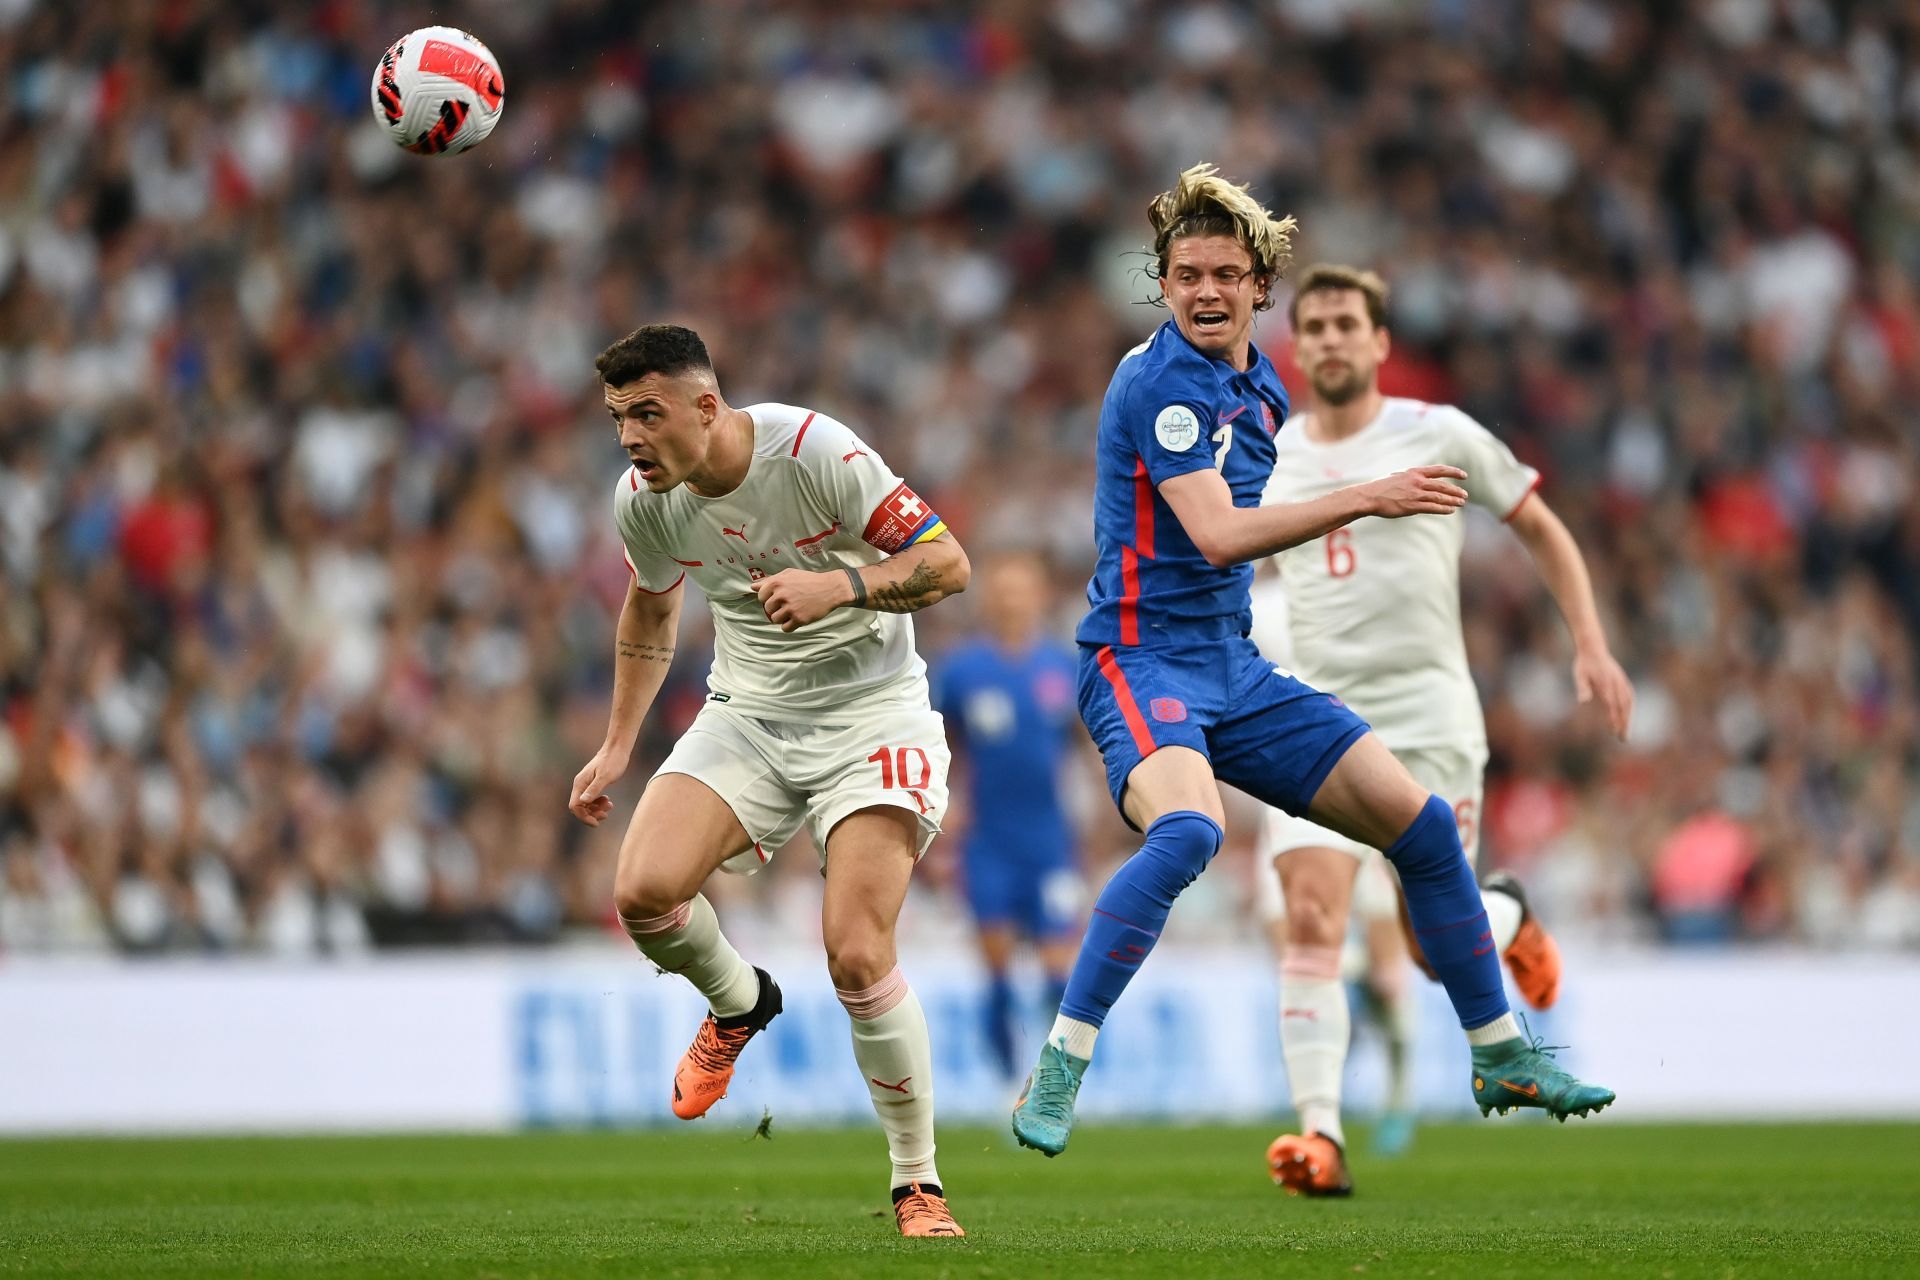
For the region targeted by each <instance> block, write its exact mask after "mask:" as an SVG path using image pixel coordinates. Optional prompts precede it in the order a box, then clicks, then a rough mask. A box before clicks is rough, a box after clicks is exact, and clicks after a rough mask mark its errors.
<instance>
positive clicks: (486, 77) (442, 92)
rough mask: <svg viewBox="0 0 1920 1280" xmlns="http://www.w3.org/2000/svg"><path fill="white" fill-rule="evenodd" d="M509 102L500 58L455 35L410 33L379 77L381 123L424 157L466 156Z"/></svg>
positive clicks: (431, 30)
mask: <svg viewBox="0 0 1920 1280" xmlns="http://www.w3.org/2000/svg"><path fill="white" fill-rule="evenodd" d="M506 99H507V82H506V78H505V77H503V76H502V75H501V74H500V64H499V62H498V61H496V60H495V59H494V56H493V52H492V51H491V50H490V49H488V48H487V46H485V45H484V44H481V43H480V42H479V41H478V40H476V39H475V38H474V37H473V36H471V35H469V34H468V33H467V32H465V31H460V30H457V29H456V28H453V27H422V28H420V29H419V30H418V31H410V32H408V33H407V34H406V35H404V36H401V37H400V38H399V39H398V40H395V41H394V42H393V47H392V48H390V49H388V50H387V51H386V52H385V53H383V54H381V55H380V65H379V66H377V67H375V68H374V69H373V118H374V119H375V120H378V121H379V122H380V123H381V125H382V126H384V127H385V129H386V131H387V132H388V133H389V134H391V135H392V136H393V140H394V141H395V142H397V143H399V144H400V145H401V146H403V147H405V148H406V149H407V150H409V151H411V152H413V153H414V154H416V155H423V156H443V155H451V154H453V153H454V152H456V151H465V150H466V149H467V148H468V147H471V146H473V145H474V144H475V143H477V142H479V141H481V140H482V139H484V138H485V137H486V136H487V135H488V134H490V133H492V132H493V127H494V126H495V125H497V124H499V123H500V111H501V108H502V107H504V106H505V105H506Z"/></svg>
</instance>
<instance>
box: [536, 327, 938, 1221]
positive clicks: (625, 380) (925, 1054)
mask: <svg viewBox="0 0 1920 1280" xmlns="http://www.w3.org/2000/svg"><path fill="white" fill-rule="evenodd" d="M596 367H597V368H598V369H599V371H600V378H601V382H602V384H603V388H604V391H605V398H606V405H607V410H608V412H609V413H611V414H612V415H613V419H614V422H615V425H616V426H617V428H618V430H619V436H620V444H621V447H622V448H623V449H625V450H626V453H627V456H628V457H629V459H630V460H631V462H632V466H631V467H630V468H629V469H628V470H627V471H626V472H625V473H624V474H623V475H621V477H620V479H619V482H618V483H617V484H616V486H615V493H614V516H615V520H616V521H617V523H618V525H619V529H620V536H621V539H622V541H623V542H624V543H625V544H626V555H627V565H628V568H629V569H630V570H631V571H632V583H631V585H630V587H629V589H628V592H627V598H626V603H625V605H624V607H623V608H622V610H621V614H620V623H619V632H618V641H617V656H616V659H615V668H614V672H615V674H614V691H613V712H612V715H611V717H610V719H609V722H608V726H607V737H606V741H605V743H604V744H603V745H602V746H601V748H600V750H599V752H598V753H596V754H595V756H594V757H593V759H592V760H591V761H589V762H588V764H587V765H586V767H585V768H583V769H582V770H581V771H580V773H579V776H578V777H576V778H575V779H574V785H573V796H572V801H571V803H570V805H569V807H570V808H571V809H572V810H573V812H574V814H575V815H576V816H578V817H579V818H580V819H581V820H582V821H583V822H586V823H588V824H589V825H596V826H597V825H598V824H599V823H600V822H601V821H602V820H604V819H605V818H606V817H607V816H608V814H609V813H611V811H612V808H613V802H612V801H611V800H610V799H608V798H607V796H606V794H605V792H606V789H607V788H608V786H610V785H611V784H612V783H613V782H614V781H616V780H617V779H618V778H619V777H620V776H621V774H623V773H624V772H625V771H626V767H627V762H628V759H629V757H630V756H631V755H632V752H633V746H634V742H635V740H636V739H637V737H638V735H639V732H640V725H641V722H642V720H643V719H644V718H645V716H646V713H647V711H648V709H649V708H650V707H651V705H652V703H653V700H654V697H655V696H656V695H657V694H658V693H659V691H660V686H661V683H662V681H663V680H664V678H665V676H666V671H667V666H668V664H669V663H670V662H671V661H672V658H673V643H674V631H675V628H676V625H677V623H678V621H679V617H680V601H681V584H682V583H683V582H684V581H685V580H686V578H687V577H688V576H689V575H691V576H692V579H693V581H694V583H695V585H697V586H698V587H699V588H700V589H701V591H702V592H703V593H704V594H705V596H706V598H707V602H708V606H709V607H710V608H711V610H712V612H713V622H714V656H713V668H712V671H711V672H710V674H709V676H708V680H707V683H708V689H709V693H708V699H707V703H706V705H705V706H704V707H703V708H702V709H701V711H700V714H699V715H698V716H697V717H695V719H694V722H693V724H692V725H691V726H690V727H689V728H688V730H687V732H686V733H685V735H684V736H682V737H681V739H680V741H679V742H678V743H677V744H676V745H675V747H674V749H673V751H672V753H671V754H669V755H668V757H667V759H666V761H665V763H663V764H662V765H661V766H660V768H659V770H658V771H657V772H656V773H655V774H654V776H653V780H652V781H651V782H649V783H648V784H647V789H646V792H645V793H644V794H643V795H642V796H641V798H640V803H639V805H638V806H637V807H636V808H635V810H634V814H633V818H632V821H631V822H630V823H629V824H628V827H627V833H626V837H625V839H624V840H623V841H622V842H621V846H620V858H619V864H618V868H617V870H616V872H615V879H614V898H615V903H616V905H617V907H618V909H619V913H620V919H621V922H622V924H624V925H625V927H626V930H627V933H628V935H629V936H630V937H632V939H633V941H634V943H635V945H636V946H638V947H639V949H640V951H641V953H642V954H643V955H645V956H646V957H647V959H649V960H651V961H652V962H653V963H654V964H655V965H656V966H657V967H658V968H659V969H660V970H661V971H662V972H663V973H678V974H683V975H685V977H686V978H687V980H688V981H690V982H692V983H693V985H694V986H695V987H696V988H698V989H699V991H700V993H701V994H702V995H704V996H706V998H707V1001H708V1005H709V1008H710V1012H709V1013H708V1016H707V1018H706V1019H705V1021H704V1022H702V1023H701V1026H700V1029H699V1033H698V1034H697V1035H696V1036H695V1038H694V1041H693V1045H692V1047H690V1048H689V1049H688V1050H687V1052H686V1055H685V1056H684V1057H683V1058H682V1059H681V1060H680V1065H679V1068H678V1070H677V1071H676V1072H675V1073H674V1086H673V1111H674V1114H675V1115H677V1116H679V1117H681V1118H682V1119H687V1120H690V1119H693V1118H695V1117H697V1116H700V1115H703V1114H705V1113H706V1111H707V1109H708V1108H709V1107H711V1106H712V1105H713V1104H714V1103H715V1102H717V1101H719V1100H720V1098H722V1097H724V1096H725V1094H726V1090H727V1085H728V1083H729V1082H730V1081H731V1080H732V1078H733V1072H734V1064H735V1062H736V1061H737V1060H738V1058H739V1056H740V1051H741V1050H742V1049H743V1048H745V1047H746V1044H747V1042H748V1040H750V1039H751V1038H752V1037H753V1035H754V1034H755V1033H756V1032H758V1031H760V1030H761V1029H762V1028H764V1027H765V1026H766V1025H767V1023H768V1022H769V1021H771V1020H772V1018H773V1017H774V1015H776V1014H778V1013H779V1012H780V988H779V987H778V986H777V985H775V983H774V981H773V979H772V978H771V977H770V976H769V975H768V974H767V973H766V972H765V971H763V970H760V969H756V968H754V967H753V966H751V965H749V964H748V963H747V962H746V961H745V960H743V959H742V958H741V956H740V953H739V952H738V951H736V950H734V948H733V945H732V944H731V943H730V942H728V941H727V939H726V938H725V937H724V936H723V935H722V934H721V932H720V926H719V922H718V920H717V919H716V918H715V916H714V911H713V907H712V906H711V905H710V904H709V903H708V902H707V899H706V898H705V897H703V896H702V895H701V893H700V889H701V886H702V885H703V884H704V883H705V882H706V880H707V878H708V877H709V876H710V875H712V874H713V873H714V872H715V871H717V870H721V869H725V870H728V871H735V872H752V871H756V870H758V869H759V868H760V867H761V866H762V865H764V864H765V863H766V861H767V859H768V858H769V857H770V856H771V855H772V854H773V853H774V852H775V851H776V850H778V849H779V848H780V846H781V845H783V844H785V843H786V842H787V840H788V839H790V838H791V837H792V836H793V835H794V834H795V833H797V832H798V831H799V829H800V827H801V825H802V824H803V823H804V824H805V825H806V826H807V827H808V828H809V829H810V830H811V832H812V834H813V840H814V844H815V845H816V846H817V847H818V848H819V849H820V851H821V858H822V860H823V874H824V876H825V879H826V888H825V893H824V901H823V904H822V907H821V934H822V937H823V940H824V942H825V944H826V952H827V970H828V972H829V974H830V975H831V976H832V978H833V985H834V987H835V989H836V990H837V992H838V993H839V996H840V1000H841V1002H842V1003H843V1004H844V1005H845V1006H846V1008H847V1013H848V1016H849V1017H850V1018H851V1020H852V1023H853V1054H854V1059H855V1061H856V1062H857V1063H858V1064H859V1067H860V1072H861V1076H862V1078H863V1079H865V1080H866V1082H867V1090H868V1093H869V1095H870V1096H871V1098H872V1099H873V1105H874V1110H875V1111H876V1112H877V1113H878V1115H879V1117H880V1124H881V1127H882V1128H883V1129H885V1130H886V1134H887V1147H888V1152H889V1155H890V1157H891V1162H892V1184H891V1185H892V1196H893V1204H894V1215H895V1220H896V1222H897V1223H898V1225H899V1228H900V1231H901V1234H903V1235H909V1236H958V1235H963V1234H964V1232H962V1231H961V1230H960V1227H959V1226H958V1224H956V1223H955V1222H954V1220H953V1215H952V1213H951V1212H950V1211H949V1210H948V1207H947V1203H946V1198H945V1194H944V1192H943V1190H942V1188H941V1184H940V1175H939V1173H938V1171H937V1170H936V1169H935V1167H934V1133H933V1057H932V1051H931V1049H930V1047H929V1044H928V1040H927V1020H926V1016H925V1015H924V1014H923V1013H922V1012H921V1008H920V1002H919V1000H918V999H917V998H916V997H915V996H914V994H913V991H912V990H911V988H909V987H908V986H907V981H906V979H905V977H904V976H902V974H901V972H900V968H899V965H898V963H897V958H896V952H895V945H894V926H895V923H896V921H897V919H898V917H899V914H900V906H901V903H902V901H903V900H904V898H905V896H906V892H907V882H908V879H909V877H910V876H911V874H912V871H913V867H914V864H915V862H916V861H918V859H919V857H920V855H921V854H922V853H924V852H925V851H926V848H927V846H928V845H929V844H930V843H932V841H933V837H934V836H935V835H936V834H937V833H938V831H939V829H940V817H941V814H942V813H944V812H945V810H946V805H947V744H946V734H945V730H944V727H943V725H942V723H941V719H940V716H939V714H938V713H936V712H935V711H934V710H933V709H932V707H931V706H930V705H929V702H928V693H927V679H926V664H925V663H923V662H922V661H921V660H920V656H919V654H917V653H916V652H915V651H914V644H913V624H912V622H911V621H909V620H908V619H907V618H906V617H904V616H902V615H904V614H908V613H912V612H915V611H917V610H920V609H923V608H925V607H926V606H928V605H930V604H933V603H934V602H935V601H937V600H940V599H942V598H943V597H945V596H948V595H951V594H953V593H954V592H957V591H960V590H963V589H964V588H965V586H966V583H967V577H968V574H969V568H968V564H967V557H966V553H965V552H964V551H962V550H961V548H960V544H959V543H958V542H957V541H956V540H955V539H954V537H953V535H952V534H950V533H949V532H948V531H947V528H946V525H945V524H944V523H943V522H942V521H941V520H940V518H939V517H938V516H937V515H936V514H934V512H933V511H932V510H930V509H929V508H928V506H927V504H926V503H925V502H924V501H923V500H922V499H921V498H920V497H919V496H918V495H917V494H915V493H914V491H913V490H912V489H911V488H910V487H909V486H908V485H907V484H906V483H905V482H903V481H902V480H901V479H900V477H899V476H897V475H895V474H894V473H893V472H892V471H891V470H890V469H889V468H888V467H887V465H886V463H885V462H883V461H882V460H881V458H880V456H879V454H877V453H875V452H874V451H873V450H872V449H871V448H870V447H868V446H867V445H865V444H863V443H862V442H861V441H860V440H859V438H858V437H856V436H855V435H854V434H853V432H851V431H850V430H848V429H847V428H846V427H844V426H842V425H841V424H840V423H838V422H835V421H834V420H833V419H831V418H828V417H826V416H825V415H823V414H819V413H815V412H811V411H809V410H806V409H801V408H796V407H794V406H792V405H783V404H755V405H749V406H747V407H745V408H740V409H736V408H733V407H731V406H729V405H728V404H727V402H726V401H725V400H724V399H723V398H722V397H721V394H720V389H719V386H718V384H717V382H716V381H715V378H714V373H713V365H712V362H711V360H710V359H709V358H708V355H707V349H706V346H705V345H704V344H703V343H702V342H701V341H700V338H699V337H698V335H696V334H695V333H694V332H693V331H692V330H691V329H685V328H681V327H679V326H677V325H648V326H646V327H644V328H641V329H638V330H636V331H634V332H633V333H631V334H629V335H627V336H626V337H625V338H622V339H621V340H620V341H619V342H616V343H615V344H614V345H613V346H611V347H609V348H607V350H606V351H604V352H602V353H601V354H600V357H599V359H598V360H597V361H596Z"/></svg>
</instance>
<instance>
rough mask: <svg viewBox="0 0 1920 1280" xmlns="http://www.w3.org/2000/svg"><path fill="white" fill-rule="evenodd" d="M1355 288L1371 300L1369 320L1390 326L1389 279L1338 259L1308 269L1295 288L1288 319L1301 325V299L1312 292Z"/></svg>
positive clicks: (1375, 325)
mask: <svg viewBox="0 0 1920 1280" xmlns="http://www.w3.org/2000/svg"><path fill="white" fill-rule="evenodd" d="M1348 289H1351V290H1353V291H1354V292H1355V293H1357V294H1359V295H1360V296H1361V297H1362V298H1365V299H1366V300H1367V319H1369V320H1371V321H1373V327H1374V328H1376V329H1384V328H1386V327H1387V282H1386V281H1385V280H1382V279H1381V278H1380V277H1379V276H1378V275H1376V274H1375V273H1373V272H1371V271H1366V270H1363V269H1361V268H1360V267H1348V266H1342V265H1341V264H1339V263H1337V262H1317V263H1315V264H1314V265H1313V266H1311V267H1308V268H1307V273H1306V274H1305V275H1303V276H1301V277H1300V284H1299V287H1298V288H1296V289H1295V290H1294V291H1293V301H1292V302H1289V303H1288V304H1287V319H1288V321H1289V322H1291V323H1292V324H1293V326H1294V327H1295V328H1296V329H1297V328H1299V327H1300V299H1302V298H1304V297H1306V296H1307V295H1308V294H1310V293H1337V292H1344V291H1346V290H1348Z"/></svg>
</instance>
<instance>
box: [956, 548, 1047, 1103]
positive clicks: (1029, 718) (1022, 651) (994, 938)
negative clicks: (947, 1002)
mask: <svg viewBox="0 0 1920 1280" xmlns="http://www.w3.org/2000/svg"><path fill="white" fill-rule="evenodd" d="M974 595H975V597H976V598H977V599H978V600H979V601H980V609H981V612H982V614H983V615H984V621H985V624H986V630H985V634H982V635H979V636H975V637H973V638H971V639H969V640H966V641H964V642H963V643H961V644H960V645H959V646H958V647H956V648H955V649H953V650H952V651H951V652H950V653H949V654H948V656H947V659H946V661H945V662H944V663H942V664H941V665H940V667H939V669H938V671H937V673H936V680H935V684H934V705H935V706H936V707H937V708H938V709H939V711H940V713H941V715H942V716H943V717H945V719H946V722H947V731H948V733H949V735H950V737H951V738H952V741H953V744H954V746H955V747H956V748H958V750H959V752H960V763H961V764H962V765H963V766H964V769H965V777H966V788H965V791H966V796H967V804H966V807H965V810H964V819H963V820H964V822H965V829H964V834H963V835H962V837H961V842H960V847H961V869H960V874H961V879H962V882H963V884H964V886H965V889H966V895H967V905H968V908H969V909H970V910H971V911H972V913H973V921H974V925H975V926H976V928H977V929H978V930H979V941H980V956H981V959H982V960H983V961H984V962H985V964H986V967H987V998H986V1003H985V1006H984V1008H983V1014H984V1018H983V1021H984V1030H985V1033H986V1039H987V1044H988V1047H989V1048H990V1050H991V1051H992V1054H993V1060H994V1062H995V1063H996V1064H997V1065H998V1066H999V1067H1000V1070H1001V1072H1002V1073H1003V1074H1005V1075H1009V1076H1011V1075H1012V1074H1013V1073H1014V1070H1015V1065H1014V1064H1015V1057H1014V1054H1015V1044H1016V1043H1017V1040H1018V1017H1017V1013H1016V1008H1015V999H1014V991H1013V980H1012V977H1011V975H1010V973H1009V968H1010V966H1011V964H1012V962H1013V954H1014V948H1015V946H1016V945H1017V944H1018V943H1019V941H1020V939H1021V938H1022V937H1025V938H1027V939H1029V940H1031V941H1032V942H1033V943H1034V944H1035V945H1036V946H1037V948H1038V950H1039V952H1040V965H1041V969H1042V971H1043V973H1044V974H1045V980H1046V1004H1047V1008H1048V1009H1056V1008H1058V1007H1059V1005H1060V997H1061V995H1062V994H1063V993H1064V992H1065V990H1066V985H1067V970H1068V969H1069V968H1070V967H1071V966H1072V964H1073V941H1074V937H1073V935H1074V929H1075V926H1076V925H1077V923H1078V918H1079V910H1080V896H1081V891H1080V876H1079V873H1078V871H1077V870H1076V869H1075V863H1076V858H1075V847H1076V840H1075V838H1074V831H1073V825H1072V823H1071V821H1070V820H1069V818H1068V816H1067V811H1066V806H1065V803H1064V796H1063V794H1062V793H1063V789H1064V784H1065V777H1064V771H1065V768H1066V765H1067V763H1068V760H1069V758H1070V755H1071V752H1072V749H1073V744H1074V740H1075V738H1076V737H1077V736H1078V734H1077V731H1078V717H1077V716H1076V715H1075V712H1074V692H1073V691H1074V655H1073V650H1072V649H1071V648H1069V647H1068V646H1067V645H1065V644H1062V643H1060V642H1059V641H1057V640H1055V639H1054V638H1053V637H1052V636H1050V635H1048V634H1047V633H1046V631H1045V625H1046V619H1047V615H1048V606H1049V603H1050V600H1051V596H1052V590H1051V586H1050V584H1049V582H1048V576H1047V566H1046V564H1045V562H1044V561H1042V560H1041V558H1040V557H1039V556H1038V555H1037V554H1035V553H1033V552H1030V551H1002V552H997V553H995V554H993V555H990V556H988V557H985V558H984V559H983V561H982V563H981V565H980V571H979V578H978V583H977V585H976V587H975V589H974ZM952 825H953V824H951V823H950V824H949V829H951V827H952Z"/></svg>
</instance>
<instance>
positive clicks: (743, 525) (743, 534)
mask: <svg viewBox="0 0 1920 1280" xmlns="http://www.w3.org/2000/svg"><path fill="white" fill-rule="evenodd" d="M720 532H721V533H730V534H732V535H733V536H734V537H736V538H738V539H740V541H742V542H745V541H746V540H747V522H746V521H745V520H742V521H741V522H740V527H739V528H738V529H729V528H727V526H725V525H721V526H720Z"/></svg>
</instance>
